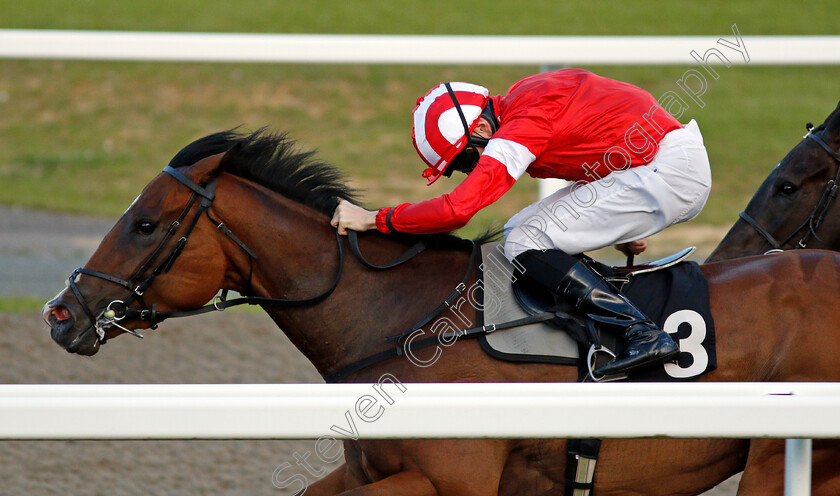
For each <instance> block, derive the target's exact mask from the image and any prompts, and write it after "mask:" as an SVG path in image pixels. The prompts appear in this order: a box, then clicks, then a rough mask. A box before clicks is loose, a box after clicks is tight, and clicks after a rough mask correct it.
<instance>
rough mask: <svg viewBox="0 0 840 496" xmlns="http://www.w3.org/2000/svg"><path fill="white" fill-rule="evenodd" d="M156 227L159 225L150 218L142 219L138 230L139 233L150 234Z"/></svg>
mask: <svg viewBox="0 0 840 496" xmlns="http://www.w3.org/2000/svg"><path fill="white" fill-rule="evenodd" d="M155 227H157V226H156V225H155V223H154V222H151V221H148V220H141V221H140V222H139V223H138V224H137V232H138V233H139V234H143V235H146V236H148V235H149V234H152V233H153V232H155Z"/></svg>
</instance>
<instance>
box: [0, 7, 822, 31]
mask: <svg viewBox="0 0 840 496" xmlns="http://www.w3.org/2000/svg"><path fill="white" fill-rule="evenodd" d="M835 7H836V4H835V3H834V2H831V1H828V0H811V1H809V2H790V1H785V0H731V1H727V0H712V1H707V2H697V1H689V0H673V1H670V2H660V1H654V0H644V1H633V2H630V1H625V2H619V1H615V0H589V1H587V2H558V1H556V0H532V1H530V2H527V3H518V2H509V1H504V2H502V1H492V0H482V1H479V0H462V1H459V2H451V1H448V0H426V1H423V2H383V1H378V0H353V1H351V2H339V1H335V0H309V1H307V2H292V1H285V2H280V1H277V0H250V1H246V2H228V1H220V0H210V1H198V0H179V1H174V2H173V1H171V0H143V1H135V2H114V1H112V0H74V1H69V0H28V1H26V2H20V1H15V0H2V1H0V12H2V17H0V28H29V29H117V30H123V29H125V30H155V31H230V32H286V33H370V34H381V33H382V34H391V33H398V34H526V35H554V34H572V35H613V34H647V35H695V34H725V33H728V32H729V26H731V25H732V24H733V23H737V24H738V25H739V26H741V29H742V33H744V34H748V33H749V34H834V33H836V32H837V21H836V19H835V16H834V15H831V13H832V12H834V11H835V10H836V9H835Z"/></svg>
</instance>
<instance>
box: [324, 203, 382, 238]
mask: <svg viewBox="0 0 840 496" xmlns="http://www.w3.org/2000/svg"><path fill="white" fill-rule="evenodd" d="M330 224H332V226H333V227H335V228H336V229H338V234H341V235H346V234H347V230H348V229H352V230H353V231H359V232H361V231H368V230H370V229H376V212H371V211H370V210H365V209H364V208H362V207H360V206H358V205H353V204H352V203H350V202H349V201H347V200H341V201H340V202H339V203H338V206H337V207H336V208H335V213H334V214H333V218H332V221H330Z"/></svg>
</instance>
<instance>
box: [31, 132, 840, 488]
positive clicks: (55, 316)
mask: <svg viewBox="0 0 840 496" xmlns="http://www.w3.org/2000/svg"><path fill="white" fill-rule="evenodd" d="M337 198H345V199H348V200H353V199H354V194H353V192H352V191H351V190H350V189H348V188H347V187H346V186H345V185H344V183H343V181H342V179H341V177H340V174H339V173H338V171H337V169H335V168H333V167H331V166H329V165H326V164H323V163H319V162H317V161H316V160H314V158H313V157H312V156H311V155H310V154H309V153H306V152H300V151H298V150H297V149H296V148H295V147H294V145H293V144H292V143H291V142H290V141H289V140H288V139H287V138H285V137H284V136H283V135H274V134H270V133H267V132H256V133H253V134H249V135H240V134H236V133H233V132H222V133H217V134H214V135H211V136H208V137H206V138H202V139H199V140H197V141H195V142H193V143H192V144H190V145H188V146H187V147H185V148H184V149H183V150H181V151H180V152H179V153H178V154H177V155H176V156H175V157H174V158H173V160H172V162H171V163H170V165H169V166H168V167H167V168H166V169H164V172H163V173H161V174H160V175H159V176H157V177H156V178H154V179H153V180H152V181H151V182H150V183H149V184H148V185H147V186H146V187H145V189H144V190H143V191H142V193H141V194H140V196H139V197H138V198H137V199H136V200H135V201H134V203H132V204H131V206H130V207H129V208H128V210H127V211H126V212H125V213H124V214H123V216H122V217H121V218H120V219H119V220H118V221H117V223H116V224H115V225H114V227H113V228H112V229H111V231H110V232H109V233H108V234H107V235H106V236H105V238H104V239H103V240H102V242H101V244H100V246H99V247H98V249H97V250H96V251H95V253H94V254H93V255H92V257H91V258H90V260H89V261H88V262H87V263H86V265H85V267H84V268H82V269H78V270H77V271H75V272H74V273H73V274H72V275H71V277H70V278H69V279H68V287H67V288H65V289H64V290H62V291H61V292H60V293H59V294H58V295H57V296H56V297H55V298H54V299H53V300H51V301H49V302H48V303H47V304H46V305H45V307H44V310H43V315H44V318H45V319H46V321H47V322H48V324H49V326H50V329H51V335H52V337H53V339H54V340H55V341H56V342H57V343H58V344H59V345H60V346H61V347H63V348H64V349H66V350H67V351H68V352H71V353H78V354H81V355H92V354H94V353H97V352H98V351H99V350H100V349H101V347H102V344H103V343H104V342H105V341H106V340H108V339H113V338H114V337H116V336H117V335H120V334H123V333H126V332H130V333H138V332H139V331H138V330H139V329H143V328H148V327H153V326H155V325H156V324H157V323H158V322H159V321H160V320H163V319H164V318H167V317H175V316H180V315H185V314H189V313H191V311H192V310H194V309H197V308H199V307H201V305H204V304H205V303H206V302H208V301H211V299H212V300H213V302H214V305H215V306H218V307H223V306H224V305H225V301H222V300H220V299H219V298H218V297H216V298H214V296H215V295H217V293H218V291H219V290H220V289H222V290H232V291H238V292H240V293H242V294H245V295H250V296H251V297H253V298H256V300H255V301H264V302H266V303H265V304H264V306H263V307H264V309H265V311H266V312H267V313H268V314H269V315H270V316H271V318H272V319H273V320H274V321H275V322H276V324H277V325H278V326H279V327H280V329H282V331H283V332H285V333H286V335H287V336H288V337H289V338H290V340H291V342H292V343H293V344H294V345H295V346H296V347H297V348H298V349H299V350H300V351H301V352H302V353H303V354H304V355H305V356H306V357H307V358H308V359H309V360H310V361H311V362H312V363H313V365H314V366H315V367H316V368H317V370H318V371H319V372H320V373H321V374H322V375H323V376H326V377H329V376H331V375H332V374H334V373H336V372H337V371H340V370H346V367H347V366H348V365H350V364H353V363H357V362H359V361H360V360H363V359H365V358H366V357H370V356H372V355H374V354H376V353H378V352H386V351H389V350H393V348H394V345H393V342H392V341H389V340H387V339H386V338H387V337H389V336H393V335H396V334H400V333H402V332H403V331H405V330H406V329H408V328H409V327H410V326H411V325H412V324H414V323H416V322H418V320H422V319H423V318H424V316H427V315H428V314H429V312H430V310H432V309H435V308H436V307H437V308H441V306H440V303H441V302H442V301H444V300H445V299H447V298H448V297H449V295H451V294H452V292H453V288H456V287H458V286H460V285H461V284H462V283H463V281H464V279H463V275H464V274H465V273H467V274H468V277H467V279H466V281H467V285H468V286H469V285H471V284H472V283H474V282H475V275H474V272H473V271H468V270H467V268H468V267H471V263H472V262H473V261H474V260H473V258H472V257H473V255H472V252H473V249H472V247H471V246H472V245H471V243H468V242H466V241H465V240H461V239H459V238H456V237H454V236H451V235H434V236H427V237H423V239H424V241H426V242H427V243H428V248H427V249H426V250H425V251H423V252H422V253H420V254H419V255H417V256H416V257H414V258H411V259H410V260H408V261H406V262H405V263H402V264H400V265H398V266H396V267H394V268H392V269H390V270H384V271H376V270H372V269H371V268H370V267H369V266H368V265H366V264H365V263H362V262H361V261H360V259H359V258H357V257H345V256H344V255H343V254H344V253H345V251H346V246H347V245H348V244H349V242H348V240H347V239H346V238H345V237H343V236H338V235H337V234H336V231H335V229H333V228H332V227H331V226H330V223H329V221H330V217H331V215H332V210H333V209H334V207H335V205H336V202H337ZM415 241H416V238H415V237H412V236H395V235H384V234H380V233H376V232H372V233H362V234H359V236H358V243H359V246H360V249H361V251H363V252H364V253H365V256H367V257H368V258H369V259H370V260H372V261H373V262H375V263H380V264H381V263H383V262H385V261H388V260H392V259H394V258H395V257H398V256H399V255H400V254H401V253H403V252H405V251H406V249H407V247H409V246H412V245H413V243H414V242H415ZM838 267H840V254H835V253H831V252H822V251H802V252H790V253H785V254H781V255H776V256H773V257H748V258H743V259H738V260H731V261H724V262H720V263H715V264H707V265H704V266H703V267H702V270H703V273H704V274H705V276H706V277H707V278H708V282H709V291H710V300H711V301H710V304H711V310H712V314H713V315H714V318H715V326H716V329H717V346H718V349H717V357H718V368H717V369H716V370H714V371H712V372H710V373H707V374H706V375H705V376H702V377H701V378H700V379H698V380H699V381H721V382H729V381H840V368H838V367H836V365H835V362H836V356H837V354H838V353H840V332H838V331H837V329H838V326H840V308H838V304H837V303H838V295H840V270H838ZM260 298H265V300H260ZM269 298H270V299H273V300H268V299H269ZM277 300H282V302H284V303H283V304H269V301H277ZM212 307H213V305H211V306H210V307H202V308H211V309H212ZM454 312H455V310H453V308H451V307H448V308H445V309H444V310H443V311H442V312H440V313H439V314H438V315H437V316H436V317H435V318H436V319H450V320H451V321H457V320H455V319H456V315H454ZM459 312H460V314H461V316H462V317H463V316H466V317H467V318H470V319H472V321H473V322H475V319H476V312H475V309H474V308H473V307H471V306H469V305H467V306H462V307H460V308H459ZM457 318H460V317H457ZM429 324H430V325H431V326H433V325H434V320H433V321H431V322H429ZM430 328H432V327H430ZM426 351H428V350H426ZM577 373H578V372H577V369H576V367H569V366H562V365H551V364H514V363H509V362H502V361H498V360H496V359H493V358H491V357H490V356H488V355H487V354H485V353H484V352H483V351H482V350H481V348H480V346H479V343H478V342H477V341H476V340H468V339H461V340H458V342H456V343H454V344H453V345H452V346H449V347H447V348H445V350H444V352H443V353H441V354H440V356H439V359H438V360H437V361H436V362H435V363H434V365H433V366H429V367H418V366H416V365H415V364H414V363H412V362H411V361H409V360H407V359H406V357H405V356H398V357H396V356H395V357H391V358H388V359H385V360H382V361H379V362H378V363H375V364H373V365H371V366H369V367H366V368H363V369H361V370H358V371H356V372H353V373H352V374H351V375H350V376H349V377H348V378H346V379H345V381H347V382H360V383H375V382H377V380H378V379H379V378H380V377H382V376H383V375H384V374H391V376H393V377H397V378H399V379H400V380H401V381H404V382H574V381H576V379H577ZM490 413H491V412H488V414H490ZM440 414H441V420H442V421H445V418H446V412H445V411H442V412H440ZM616 421H621V422H632V419H616ZM565 448H566V441H565V440H562V439H551V440H509V439H473V440H451V439H437V440H417V439H413V440H359V441H346V442H345V444H344V456H345V464H344V465H343V466H341V467H340V468H339V469H337V470H336V471H334V472H333V473H331V474H330V475H328V476H326V477H325V478H324V479H321V480H320V481H318V483H316V484H313V485H312V486H310V487H309V488H308V489H307V494H314V495H337V494H341V495H365V496H367V495H384V494H399V495H417V496H420V495H430V496H431V495H441V496H449V495H459V496H462V495H475V496H479V495H481V496H485V495H495V494H500V495H505V496H507V495H523V494H528V495H547V494H563V491H564V486H565V480H566V479H565V474H564V472H565V466H566V449H565ZM782 453H783V447H782V446H781V445H780V444H779V443H776V442H773V441H768V442H766V443H760V444H753V445H752V446H751V445H750V441H749V440H742V439H638V440H634V439H616V440H605V441H604V443H603V445H602V448H601V453H600V456H599V462H598V472H597V474H596V477H595V484H596V486H595V487H596V491H597V492H598V494H600V495H602V496H626V495H642V494H644V495H649V496H656V495H661V496H666V495H667V496H673V495H689V494H699V493H702V492H704V491H706V490H708V489H710V488H712V487H714V486H715V485H717V484H718V483H720V482H721V481H723V480H725V479H727V478H728V477H730V476H731V475H733V474H735V473H737V472H739V471H741V470H744V475H743V477H742V480H741V483H740V487H739V492H738V494H739V495H740V496H756V495H761V496H765V495H768V494H781V493H782V487H783V480H782V479H783V473H784V470H783V463H784V462H783V456H782ZM838 456H840V445H838V442H836V441H817V442H815V443H814V450H813V466H814V477H813V494H814V495H815V496H828V495H837V494H840V471H838V470H837V460H838Z"/></svg>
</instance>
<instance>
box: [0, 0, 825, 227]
mask: <svg viewBox="0 0 840 496" xmlns="http://www.w3.org/2000/svg"><path fill="white" fill-rule="evenodd" d="M524 5H525V6H523V4H521V3H519V4H515V3H511V2H475V1H466V2H459V3H456V4H453V3H451V2H443V1H430V2H372V1H354V2H332V1H323V0H322V1H310V2H276V1H254V2H248V3H247V4H241V3H236V4H235V3H233V2H221V1H207V2H197V1H196V0H189V1H179V2H170V1H163V0H150V1H142V2H110V1H105V0H96V1H91V0H86V1H76V2H59V1H43V0H41V1H30V2H11V1H7V0H2V1H0V12H2V13H3V15H2V17H0V28H49V29H129V30H171V31H225V32H300V33H427V34H511V35H516V34H575V35H590V34H591V35H605V34H649V35H672V34H720V35H727V34H728V33H729V27H730V26H731V25H732V24H735V23H736V24H738V26H739V29H740V31H741V34H742V35H743V36H744V37H745V42H746V44H747V49H749V36H752V35H757V34H831V33H834V32H836V27H835V26H836V21H835V20H834V18H833V17H834V16H831V15H827V12H831V11H832V10H833V9H832V8H831V7H832V6H833V5H834V4H833V3H831V2H819V1H812V2H808V3H805V4H799V3H795V2H783V1H769V2H768V1H763V2H759V1H749V2H748V1H733V2H685V1H676V2H669V3H667V4H660V3H659V2H653V1H644V2H632V3H619V2H606V1H600V0H598V1H590V2H574V3H568V4H566V3H563V4H561V3H559V2H555V1H535V2H529V3H527V4H524ZM707 48H710V47H708V46H698V47H697V50H698V51H700V52H701V53H702V52H703V51H705V49H707ZM685 55H686V63H690V62H691V59H690V56H689V54H688V53H686V54H685ZM696 67H697V66H696V65H686V66H684V67H675V66H666V67H659V66H658V67H597V66H593V67H587V68H588V69H592V70H594V71H595V72H597V73H600V74H602V75H605V76H609V77H613V78H616V79H621V80H625V81H628V82H631V83H634V84H637V85H639V86H641V87H643V88H645V89H648V90H649V91H650V92H651V93H653V95H654V96H657V97H658V96H660V95H662V94H663V93H664V92H665V91H669V90H673V91H678V88H677V86H676V81H677V80H678V79H679V78H680V77H681V75H682V74H683V72H684V71H685V70H686V69H688V68H696ZM537 70H538V68H537V67H475V66H465V67H452V66H400V65H388V66H360V65H354V66H345V65H292V64H276V65H268V64H175V63H128V62H59V61H11V60H3V61H0V185H2V186H0V204H6V205H17V206H22V207H30V208H40V209H50V210H58V211H69V212H79V213H86V214H96V215H106V216H116V215H119V214H120V213H121V212H122V211H123V210H124V209H125V207H126V206H127V205H128V204H129V203H130V202H131V200H132V199H133V198H134V197H135V196H136V195H137V194H138V193H139V191H140V190H141V188H142V187H143V185H144V184H145V183H146V182H148V181H149V180H150V179H151V178H152V177H153V176H154V175H155V174H157V173H158V172H159V171H160V169H161V168H162V167H163V166H164V165H165V164H166V163H167V162H168V161H169V159H170V158H171V156H172V155H173V154H174V153H175V152H176V151H177V150H178V149H180V148H181V147H182V146H184V145H185V144H187V143H188V142H190V141H191V140H193V139H195V138H198V137H200V136H203V135H205V134H208V133H211V132H214V131H218V130H221V129H227V128H231V127H235V126H239V125H241V126H243V127H244V128H245V129H256V128H259V127H262V126H269V127H271V128H273V129H276V130H282V131H287V132H289V133H290V134H291V135H292V136H293V137H294V138H296V139H298V141H299V143H300V145H301V146H302V147H304V148H317V149H318V154H319V157H320V158H321V159H323V160H326V161H328V162H331V163H334V164H336V165H337V166H339V167H341V168H342V169H344V170H345V171H346V172H347V174H348V175H349V176H350V177H351V178H352V181H353V184H354V185H356V186H358V187H360V188H362V189H363V190H365V199H366V201H367V204H368V205H369V206H371V207H374V206H383V205H390V204H394V203H397V202H402V201H417V200H422V199H425V198H428V197H430V196H433V195H439V194H442V193H444V192H446V191H448V190H449V189H450V188H451V187H452V185H453V181H449V182H447V181H439V182H438V183H437V184H435V185H434V186H433V187H431V188H426V187H424V186H423V184H424V182H423V181H422V180H421V179H420V176H419V174H420V170H421V169H422V167H421V163H420V160H419V158H418V157H417V156H416V153H415V151H414V149H413V147H412V146H411V139H410V128H411V123H410V113H411V109H412V108H413V107H414V104H415V100H416V98H417V97H418V96H421V95H423V94H424V93H425V92H426V91H427V90H428V89H429V88H430V87H431V86H433V85H434V84H436V83H437V82H439V81H443V80H466V81H474V82H477V83H481V84H484V85H485V86H487V87H489V88H490V90H491V91H492V92H493V93H503V92H504V91H505V90H506V88H507V87H508V86H509V84H511V83H512V82H514V81H515V80H517V79H518V78H520V77H522V76H525V75H527V74H529V73H532V72H536V71H537ZM719 72H720V76H721V77H720V79H718V80H716V81H713V80H709V87H708V90H707V93H706V94H705V95H704V96H703V99H704V101H705V107H704V108H702V109H701V108H699V107H698V106H697V105H692V107H691V108H690V110H689V111H688V112H687V113H686V114H685V115H684V116H683V117H682V118H681V120H683V121H684V122H687V120H688V119H689V118H692V117H693V118H696V119H697V120H698V122H699V123H700V125H701V128H702V130H703V134H704V136H705V139H706V146H707V148H708V150H709V154H710V157H711V161H712V165H713V173H714V182H715V185H714V190H713V193H712V197H711V199H710V201H709V203H708V205H707V207H706V209H705V211H704V212H703V214H701V217H700V219H698V221H697V222H702V223H707V224H713V225H726V224H730V223H731V222H733V220H734V219H735V216H736V215H737V212H738V210H739V209H741V208H742V207H743V206H744V205H745V204H746V202H747V200H748V199H749V197H750V196H751V195H752V192H753V191H755V189H756V188H757V187H758V184H759V183H760V182H761V180H762V179H763V178H764V176H765V175H766V174H767V172H768V171H769V169H770V167H772V166H773V165H774V164H776V163H777V162H778V160H779V159H781V158H782V157H783V156H784V154H785V153H786V152H787V151H788V150H789V149H790V148H791V147H793V146H794V145H795V144H796V143H797V142H798V140H799V139H800V137H801V136H802V134H803V131H804V123H805V122H806V121H808V120H810V121H813V122H814V123H819V122H822V120H823V119H824V118H825V116H826V115H828V113H829V112H830V111H831V110H832V109H833V108H834V106H835V104H836V102H837V100H838V96H837V91H836V81H838V80H840V69H838V68H837V67H761V66H749V65H748V66H733V67H730V68H723V67H720V68H719ZM535 195H536V184H535V183H534V182H532V181H520V183H518V184H517V185H516V187H515V189H514V190H513V191H512V192H511V193H510V194H508V195H506V196H505V198H503V199H502V200H501V201H500V202H498V203H497V204H494V205H493V206H491V207H490V208H488V209H486V211H484V212H482V213H481V214H480V215H479V216H478V218H477V219H476V220H475V221H473V222H472V223H471V225H470V226H469V227H468V229H466V230H465V231H464V234H465V235H471V234H474V233H476V232H478V231H480V230H481V229H482V228H483V227H484V226H486V225H487V224H490V223H495V224H501V223H502V222H504V220H505V219H506V218H508V217H509V216H510V215H512V214H513V213H515V212H516V211H518V210H519V209H520V208H522V207H523V206H524V205H526V204H528V203H530V202H531V201H533V199H534V198H535Z"/></svg>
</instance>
